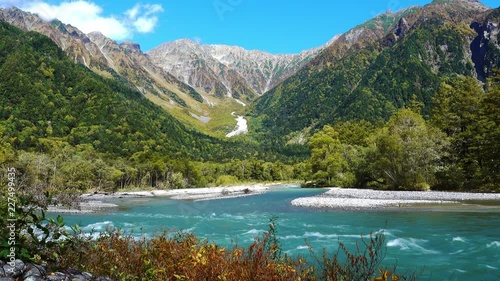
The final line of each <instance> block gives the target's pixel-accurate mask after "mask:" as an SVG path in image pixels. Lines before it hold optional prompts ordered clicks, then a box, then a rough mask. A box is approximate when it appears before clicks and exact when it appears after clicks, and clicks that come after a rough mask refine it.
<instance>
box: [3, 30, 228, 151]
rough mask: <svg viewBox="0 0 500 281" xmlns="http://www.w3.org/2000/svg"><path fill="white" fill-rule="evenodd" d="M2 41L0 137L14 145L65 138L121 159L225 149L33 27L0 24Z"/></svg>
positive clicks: (45, 144)
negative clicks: (67, 53) (71, 55)
mask: <svg viewBox="0 0 500 281" xmlns="http://www.w3.org/2000/svg"><path fill="white" fill-rule="evenodd" d="M0 42H1V45H0V63H1V69H0V79H1V80H0V85H1V86H0V88H1V89H2V94H1V96H0V99H1V100H0V104H1V120H2V121H1V123H2V124H1V125H2V140H3V141H4V143H6V144H8V145H9V146H10V147H11V148H13V149H16V150H29V149H34V150H37V151H46V150H47V149H50V148H51V146H54V145H57V143H59V142H67V143H69V144H71V145H73V146H75V145H79V144H90V145H92V147H93V148H94V149H95V150H96V151H97V152H103V153H108V154H111V155H114V156H125V157H126V156H131V155H133V154H137V153H153V154H154V153H159V154H162V155H170V156H172V157H177V158H178V157H190V158H193V159H210V158H214V157H217V158H222V157H224V154H225V155H229V154H226V153H230V151H229V150H230V149H228V148H227V147H225V149H222V148H223V144H222V142H220V141H217V140H215V139H212V138H209V137H206V136H203V135H201V134H198V133H195V132H191V131H188V130H187V129H186V128H184V126H183V125H182V124H180V123H179V122H178V121H176V120H175V119H173V118H172V117H171V116H170V115H169V114H168V113H166V112H165V111H163V110H162V109H160V108H159V107H157V106H155V105H153V104H152V103H151V102H149V101H147V100H146V99H145V98H144V97H143V96H142V95H141V94H140V93H138V92H136V91H134V90H131V89H129V88H127V87H126V86H124V85H122V84H119V83H118V82H115V81H113V80H110V79H104V78H101V77H99V76H97V75H95V74H93V73H91V72H90V71H88V70H87V69H86V68H84V67H83V66H80V65H75V64H74V63H73V62H71V61H69V60H68V59H67V58H66V56H65V54H64V53H63V51H62V50H60V49H59V48H58V47H57V46H56V45H55V44H54V43H53V42H52V41H51V40H50V39H49V38H47V37H45V36H43V35H40V34H39V33H35V32H28V33H24V32H22V31H20V30H19V29H17V28H15V27H13V26H10V25H8V24H6V23H1V33H0ZM214 154H217V156H214ZM226 157H229V156H226Z"/></svg>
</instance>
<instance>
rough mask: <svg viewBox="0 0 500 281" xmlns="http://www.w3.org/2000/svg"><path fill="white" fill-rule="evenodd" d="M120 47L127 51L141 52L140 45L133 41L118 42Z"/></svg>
mask: <svg viewBox="0 0 500 281" xmlns="http://www.w3.org/2000/svg"><path fill="white" fill-rule="evenodd" d="M120 48H122V49H124V50H127V51H132V52H137V53H142V51H141V45H139V44H137V43H134V42H123V43H121V44H120Z"/></svg>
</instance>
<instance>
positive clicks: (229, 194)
mask: <svg viewBox="0 0 500 281" xmlns="http://www.w3.org/2000/svg"><path fill="white" fill-rule="evenodd" d="M269 187H270V185H265V184H255V185H241V186H226V187H206V188H187V189H172V190H151V191H130V192H113V193H101V192H99V193H97V192H95V193H87V194H83V195H82V196H81V199H82V202H80V204H79V208H77V209H74V208H67V207H61V206H50V207H49V208H48V211H49V212H53V213H94V212H97V211H99V210H103V209H110V208H117V207H118V205H116V204H113V203H108V202H104V201H103V200H109V199H117V198H151V197H167V198H170V199H174V200H193V201H204V200H218V199H227V198H236V197H243V196H251V195H257V194H262V193H264V192H266V191H267V190H268V189H269ZM0 281H1V280H0Z"/></svg>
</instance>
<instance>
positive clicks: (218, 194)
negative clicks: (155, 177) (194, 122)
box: [48, 184, 271, 213]
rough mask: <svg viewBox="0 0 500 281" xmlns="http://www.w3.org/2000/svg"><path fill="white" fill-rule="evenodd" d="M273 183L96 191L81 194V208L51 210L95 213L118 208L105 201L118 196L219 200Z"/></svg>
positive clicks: (257, 191)
mask: <svg viewBox="0 0 500 281" xmlns="http://www.w3.org/2000/svg"><path fill="white" fill-rule="evenodd" d="M270 186H271V185H266V184H248V185H240V186H224V187H206V188H187V189H172V190H148V191H124V192H104V193H103V192H94V193H86V194H82V195H81V199H82V202H80V204H79V208H67V207H61V206H50V207H49V209H48V210H49V212H54V213H93V212H96V211H99V210H102V209H110V208H116V207H118V205H116V204H113V203H108V202H105V200H109V199H117V198H149V197H167V198H170V199H174V200H192V201H203V200H219V199H228V198H236V197H243V196H251V195H257V194H262V193H264V192H266V191H267V190H268V189H269V187H270Z"/></svg>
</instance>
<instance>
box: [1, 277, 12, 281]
mask: <svg viewBox="0 0 500 281" xmlns="http://www.w3.org/2000/svg"><path fill="white" fill-rule="evenodd" d="M0 281H16V279H14V278H12V277H0Z"/></svg>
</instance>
